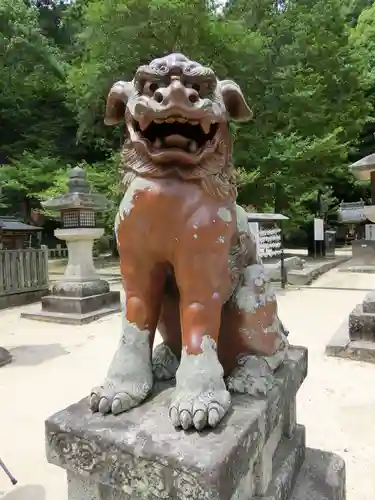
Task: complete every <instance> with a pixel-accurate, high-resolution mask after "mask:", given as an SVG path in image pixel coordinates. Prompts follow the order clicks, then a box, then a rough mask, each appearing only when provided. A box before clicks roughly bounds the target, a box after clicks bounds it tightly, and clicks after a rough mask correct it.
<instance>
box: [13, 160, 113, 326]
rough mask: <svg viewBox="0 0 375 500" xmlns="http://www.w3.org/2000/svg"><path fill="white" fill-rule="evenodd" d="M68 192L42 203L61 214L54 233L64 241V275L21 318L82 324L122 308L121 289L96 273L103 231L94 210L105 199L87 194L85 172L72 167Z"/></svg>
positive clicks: (98, 207) (96, 209)
mask: <svg viewBox="0 0 375 500" xmlns="http://www.w3.org/2000/svg"><path fill="white" fill-rule="evenodd" d="M68 188H69V191H68V193H66V194H63V195H62V196H59V197H57V198H53V199H51V200H49V201H47V202H45V203H44V205H45V207H46V208H48V209H50V210H53V211H58V212H60V213H61V221H62V226H63V227H62V229H57V230H56V231H55V236H56V237H57V238H59V239H60V240H64V241H66V244H67V247H68V265H67V267H66V270H65V274H64V277H63V278H62V279H61V280H60V281H59V282H58V283H55V284H54V285H52V287H51V289H50V292H51V293H50V295H47V296H46V297H43V298H42V310H41V312H39V313H22V317H23V318H29V319H34V320H39V321H50V322H55V323H67V324H75V325H81V324H84V323H89V322H91V321H95V320H97V319H99V318H100V317H102V316H105V315H107V314H111V313H115V312H119V311H120V310H121V303H120V292H118V291H117V292H111V291H110V288H109V284H108V282H107V281H105V280H103V279H101V278H100V276H99V275H98V273H97V272H96V269H95V266H94V260H93V254H92V250H93V245H94V241H95V240H97V239H99V238H100V237H101V236H102V234H103V233H104V229H102V228H98V227H96V225H95V224H96V221H95V212H96V211H101V210H103V209H104V208H105V207H106V204H107V201H106V199H105V198H104V197H103V196H101V195H99V194H95V193H90V190H89V184H88V182H87V180H86V174H85V171H84V170H83V169H81V168H79V167H76V168H74V169H73V170H72V171H71V172H70V175H69V181H68Z"/></svg>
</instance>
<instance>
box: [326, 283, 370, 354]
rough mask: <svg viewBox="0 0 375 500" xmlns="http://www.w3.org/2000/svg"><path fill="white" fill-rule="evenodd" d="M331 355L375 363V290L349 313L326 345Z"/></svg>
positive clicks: (327, 351)
mask: <svg viewBox="0 0 375 500" xmlns="http://www.w3.org/2000/svg"><path fill="white" fill-rule="evenodd" d="M326 353H327V354H328V355H329V356H338V357H341V358H350V359H356V360H360V361H368V362H370V363H375V292H370V293H368V294H367V295H366V297H365V298H364V299H363V302H362V304H358V305H357V306H356V307H355V308H354V309H353V311H352V312H351V313H350V314H349V318H348V319H347V320H346V321H345V322H344V323H343V324H342V325H341V326H340V328H339V330H338V331H337V332H336V334H335V335H334V337H333V338H332V339H331V341H330V343H329V344H328V346H327V347H326Z"/></svg>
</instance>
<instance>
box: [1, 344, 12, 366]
mask: <svg viewBox="0 0 375 500" xmlns="http://www.w3.org/2000/svg"><path fill="white" fill-rule="evenodd" d="M11 362H12V355H11V354H10V352H9V351H7V350H6V349H4V347H0V367H1V366H5V365H8V364H9V363H11Z"/></svg>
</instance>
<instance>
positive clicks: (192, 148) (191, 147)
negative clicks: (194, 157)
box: [189, 141, 198, 153]
mask: <svg viewBox="0 0 375 500" xmlns="http://www.w3.org/2000/svg"><path fill="white" fill-rule="evenodd" d="M197 149H198V145H197V143H196V142H195V141H191V142H190V143H189V151H190V153H196V151H197Z"/></svg>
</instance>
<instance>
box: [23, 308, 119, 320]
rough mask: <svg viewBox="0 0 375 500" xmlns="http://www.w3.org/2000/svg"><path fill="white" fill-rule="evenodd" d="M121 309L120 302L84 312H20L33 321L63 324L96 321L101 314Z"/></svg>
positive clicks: (104, 314)
mask: <svg viewBox="0 0 375 500" xmlns="http://www.w3.org/2000/svg"><path fill="white" fill-rule="evenodd" d="M120 311H121V304H113V305H111V306H110V307H104V308H102V309H98V310H96V311H92V312H89V313H86V314H66V313H59V312H47V311H40V312H37V313H25V312H24V313H21V318H25V319H32V320H35V321H46V322H48V323H60V324H65V325H85V324H87V323H91V322H92V321H97V320H98V319H100V318H102V317H103V316H108V315H109V314H114V313H118V312H120Z"/></svg>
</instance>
